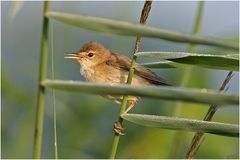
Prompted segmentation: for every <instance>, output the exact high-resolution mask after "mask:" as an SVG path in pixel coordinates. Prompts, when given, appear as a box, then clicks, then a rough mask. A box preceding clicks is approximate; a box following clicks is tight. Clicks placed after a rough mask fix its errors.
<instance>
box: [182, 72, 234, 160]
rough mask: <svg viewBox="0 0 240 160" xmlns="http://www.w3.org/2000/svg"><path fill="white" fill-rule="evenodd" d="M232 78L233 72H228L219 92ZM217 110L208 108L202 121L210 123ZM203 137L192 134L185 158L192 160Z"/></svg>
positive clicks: (202, 134) (199, 133)
mask: <svg viewBox="0 0 240 160" xmlns="http://www.w3.org/2000/svg"><path fill="white" fill-rule="evenodd" d="M232 76H233V72H232V71H230V72H229V73H228V74H227V76H226V78H225V80H224V81H223V83H222V86H221V87H220V89H219V91H220V92H221V91H223V90H224V89H225V87H226V86H227V84H228V82H229V81H230V80H231V78H232ZM217 109H218V106H217V105H211V106H210V108H209V109H208V112H207V114H206V116H205V117H204V119H203V120H204V121H211V120H212V118H213V115H214V114H215V112H216V111H217ZM204 135H205V134H204V133H201V132H197V133H195V134H194V136H193V138H192V141H191V144H190V147H189V149H188V151H187V153H186V155H185V158H187V159H192V158H193V157H194V156H195V155H196V153H197V151H198V149H199V147H200V145H201V144H202V142H203V141H204V139H205V136H204Z"/></svg>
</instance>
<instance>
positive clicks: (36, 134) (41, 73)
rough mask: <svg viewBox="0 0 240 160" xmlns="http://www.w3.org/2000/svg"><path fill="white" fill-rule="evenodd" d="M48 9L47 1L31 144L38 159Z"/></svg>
mask: <svg viewBox="0 0 240 160" xmlns="http://www.w3.org/2000/svg"><path fill="white" fill-rule="evenodd" d="M48 9H49V1H44V12H43V15H44V18H43V30H42V41H41V56H40V67H39V80H38V82H39V84H38V96H37V110H36V120H35V130H34V144H33V158H34V159H39V158H40V156H41V143H42V132H43V121H44V110H45V87H44V86H42V85H41V81H43V80H45V78H46V72H47V56H48V18H47V17H45V14H46V13H47V12H48Z"/></svg>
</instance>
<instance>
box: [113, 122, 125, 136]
mask: <svg viewBox="0 0 240 160" xmlns="http://www.w3.org/2000/svg"><path fill="white" fill-rule="evenodd" d="M124 129H125V127H123V126H122V124H121V123H120V122H115V123H114V127H113V131H114V133H115V134H116V135H120V136H123V135H125V133H122V130H124Z"/></svg>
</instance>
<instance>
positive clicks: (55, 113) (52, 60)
mask: <svg viewBox="0 0 240 160" xmlns="http://www.w3.org/2000/svg"><path fill="white" fill-rule="evenodd" d="M53 46H54V45H53V24H51V63H52V65H51V67H52V80H54V73H55V72H54V50H53ZM52 107H53V133H54V135H53V137H54V158H55V159H58V146H57V110H56V96H55V89H52Z"/></svg>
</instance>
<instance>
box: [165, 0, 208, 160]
mask: <svg viewBox="0 0 240 160" xmlns="http://www.w3.org/2000/svg"><path fill="white" fill-rule="evenodd" d="M203 2H204V1H199V2H198V9H197V15H196V18H195V23H194V28H193V31H192V35H198V34H199V31H200V26H201V22H202V12H203V4H204V3H203ZM188 52H191V53H195V52H196V44H190V45H189V47H188ZM192 71H193V68H192V67H188V68H186V69H185V70H184V72H183V76H182V79H181V84H180V85H181V86H186V85H187V84H188V83H189V81H190V76H191V74H192ZM182 106H183V103H182V102H179V103H177V104H176V107H175V108H176V109H175V110H174V116H178V115H179V114H181V109H182ZM181 138H182V133H181V132H178V133H177V134H176V133H175V135H174V136H173V144H172V146H171V150H170V154H169V158H175V156H176V151H177V148H178V147H179V145H180V143H181Z"/></svg>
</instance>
